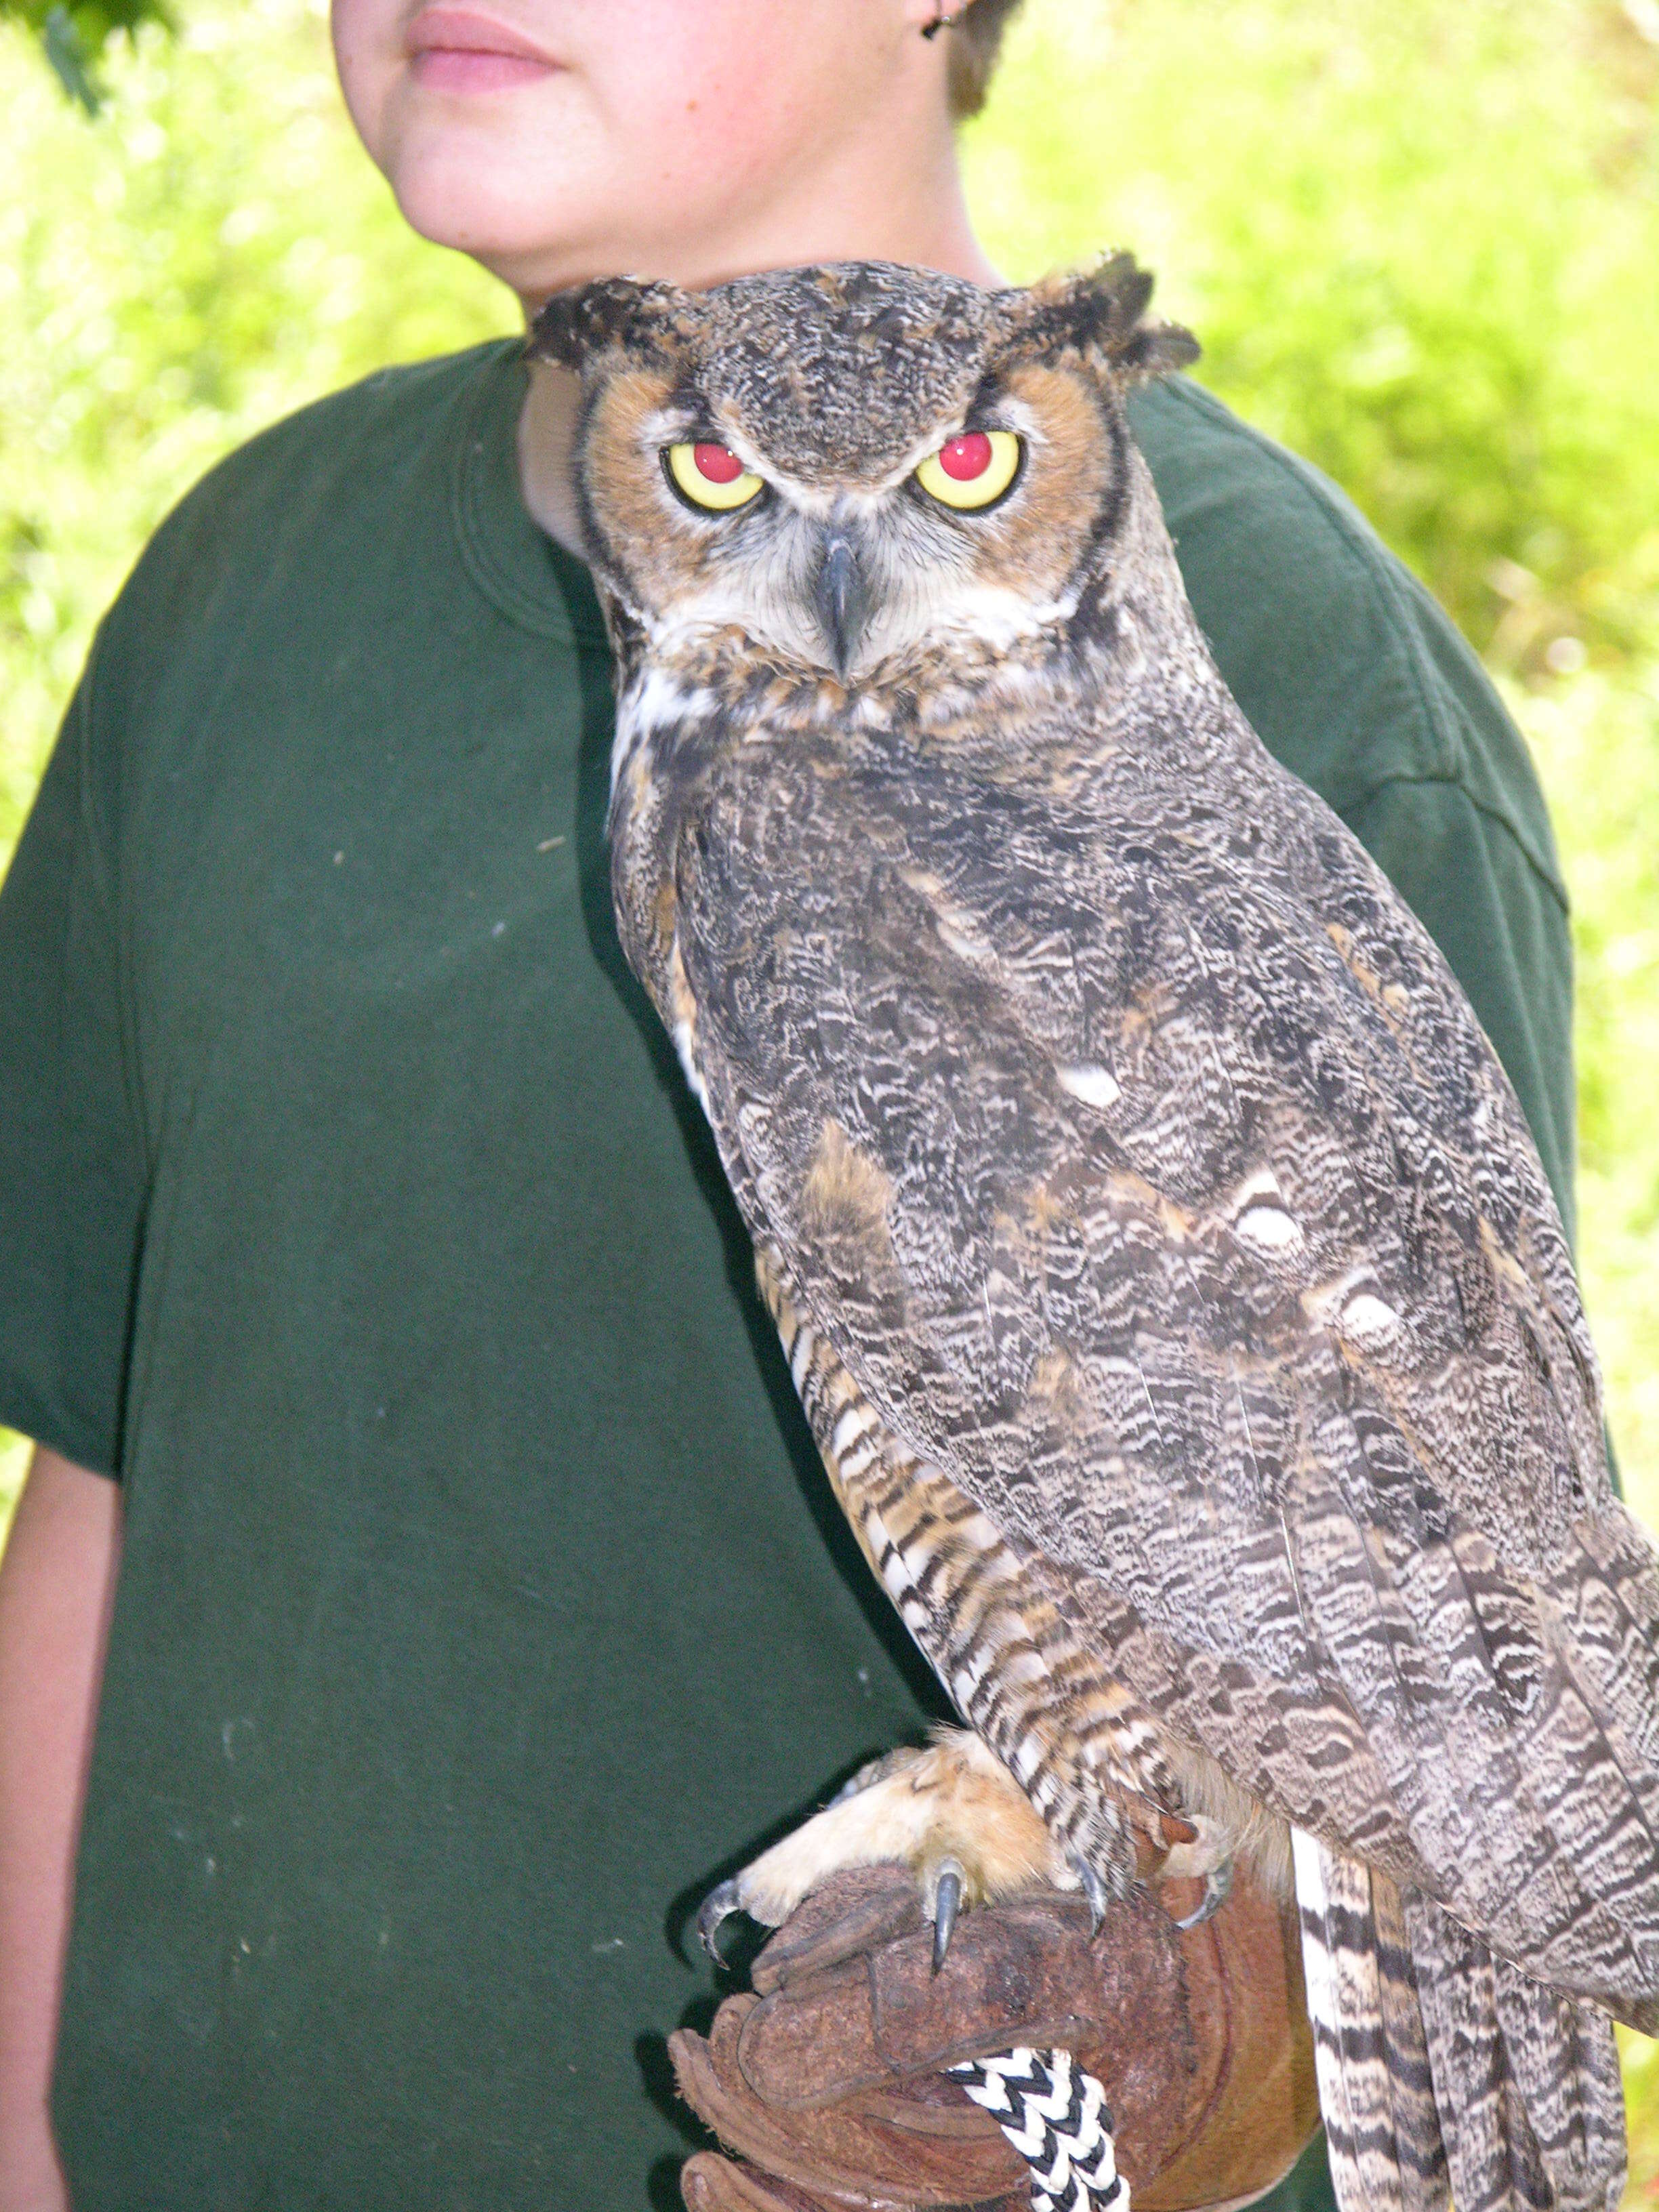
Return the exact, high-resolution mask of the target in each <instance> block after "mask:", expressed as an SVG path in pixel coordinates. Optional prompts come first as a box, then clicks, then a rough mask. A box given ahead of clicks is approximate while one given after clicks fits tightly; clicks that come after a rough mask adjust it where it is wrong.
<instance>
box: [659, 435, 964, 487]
mask: <svg viewBox="0 0 1659 2212" xmlns="http://www.w3.org/2000/svg"><path fill="white" fill-rule="evenodd" d="M702 452H703V449H702V447H701V446H699V447H698V448H697V459H698V463H699V465H701V463H702ZM990 465H991V441H990V440H989V439H988V438H987V436H986V435H985V433H984V431H983V430H969V432H968V434H967V435H966V436H965V437H962V438H952V439H951V442H950V443H949V445H946V446H941V447H939V466H940V468H942V469H943V470H944V471H945V475H946V476H947V477H953V478H954V479H955V481H956V482H957V483H972V482H973V480H974V478H975V477H982V476H983V475H984V473H985V471H986V470H987V469H988V468H989V467H990Z"/></svg>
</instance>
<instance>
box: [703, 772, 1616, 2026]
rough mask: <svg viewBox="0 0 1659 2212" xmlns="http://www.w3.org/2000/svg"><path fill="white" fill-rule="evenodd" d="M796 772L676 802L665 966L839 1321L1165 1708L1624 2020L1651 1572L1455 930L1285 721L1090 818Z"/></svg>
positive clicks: (799, 1262) (1119, 1661)
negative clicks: (1304, 779)
mask: <svg viewBox="0 0 1659 2212" xmlns="http://www.w3.org/2000/svg"><path fill="white" fill-rule="evenodd" d="M1151 742H1152V743H1153V744H1155V742H1156V740H1155V735H1154V737H1153V738H1152V740H1151ZM1252 742H1253V741H1252ZM1258 750H1259V749H1258ZM781 765H782V764H781V763H780V762H778V761H771V762H768V761H766V760H764V759H763V758H746V759H745V758H739V759H738V761H737V762H735V763H732V765H731V766H730V767H729V768H728V769H726V771H724V772H722V773H721V774H720V775H715V776H714V777H713V778H712V779H711V780H710V781H709V782H708V785H707V787H706V788H705V789H704V791H703V793H702V798H701V800H700V802H699V804H698V805H697V806H696V808H695V809H694V810H693V811H692V813H691V814H690V816H689V817H688V818H687V823H686V828H685V831H684V835H683V836H681V838H680V840H679V842H678V864H677V869H678V872H677V882H676V885H675V889H676V893H677V899H678V918H677V927H678V961H679V963H680V967H681V971H682V974H683V977H684V984H685V987H686V990H687V993H688V994H689V1000H690V1006H691V1007H692V1008H693V1009H694V1014H693V1018H692V1020H691V1022H690V1024H689V1027H688V1030H687V1034H688V1035H689V1036H690V1051H691V1053H692V1054H693V1056H694V1060H695V1071H696V1075H697V1077H698V1079H699V1080H700V1082H701V1085H702V1088H703V1091H704V1092H705V1095H706V1101H707V1104H708V1111H709V1114H710V1116H711V1119H712V1121H713V1122H714V1128H715V1133H716V1136H717V1139H718V1140H719V1142H720V1146H721V1149H722V1152H723V1155H724V1157H725V1159H726V1165H727V1169H728V1172H729V1173H730V1175H731V1176H732V1182H733V1185H734V1188H736V1190H737V1192H738V1198H739V1201H740V1203H741V1204H742V1205H743V1206H744V1210H745V1212H746V1213H747V1215H748V1217H749V1220H750V1227H751V1229H752V1230H753V1231H754V1232H755V1234H756V1235H757V1238H763V1239H765V1240H768V1241H769V1242H770V1243H772V1244H774V1245H775V1247H776V1248H777V1249H779V1250H780V1251H781V1253H782V1254H783V1255H784V1256H785V1259H786V1261H787V1266H788V1268H789V1271H790V1273H791V1275H792V1277H793V1280H794V1283H795V1285H796V1286H797V1288H798V1291H799V1294H800V1296H801V1297H802V1298H803V1299H804V1300H805V1304H806V1308H807V1310H808V1312H809V1313H810V1316H811V1321H812V1323H813V1326H814V1327H815V1328H817V1329H818V1330H819V1331H820V1332H822V1333H823V1334H824V1335H825V1336H826V1337H827V1338H828V1340H829V1341H830V1342H831V1343H832V1344H833V1345H834V1346H835V1347H836V1352H837V1353H838V1354H839V1356H840V1358H842V1361H843V1362H844V1364H845V1365H846V1366H847V1368H848V1370H849V1371H850V1373H851V1374H852V1375H853V1376H854V1379H855V1380H856V1382H857V1383H859V1385H860V1387H861V1389H863V1391H864V1392H865V1393H866V1395H867V1397H868V1398H869V1400H870V1401H872V1403H873V1404H874V1406H875V1407H877V1409H878V1412H879V1413H880V1414H881V1416H882V1417H883V1419H884V1421H885V1423H886V1424H887V1425H888V1427H889V1428H890V1431H892V1433H893V1434H894V1436H895V1437H896V1438H897V1439H899V1440H900V1441H901V1442H902V1443H904V1444H906V1445H907V1446H908V1448H909V1449H913V1450H915V1452H916V1453H917V1454H919V1455H921V1456H922V1457H923V1458H925V1459H926V1460H927V1461H929V1462H932V1463H933V1465H935V1466H936V1467H938V1468H939V1469H940V1470H941V1471H942V1472H944V1473H945V1474H947V1475H948V1476H949V1477H950V1479H951V1480H952V1481H954V1482H955V1483H956V1484H957V1485H958V1486H959V1487H960V1488H961V1489H962V1490H963V1492H966V1493H967V1494H968V1495H969V1497H970V1498H972V1499H973V1500H974V1501H975V1503H976V1504H978V1505H979V1506H980V1507H981V1509H982V1510H984V1511H985V1512H986V1513H987V1514H988V1515H989V1516H990V1517H991V1518H992V1520H993V1521H994V1522H995V1523H996V1524H997V1526H998V1527H999V1528H1001V1529H1002V1530H1003V1531H1004V1532H1005V1533H1006V1534H1009V1535H1010V1536H1011V1537H1012V1538H1014V1539H1015V1540H1017V1541H1018V1543H1019V1544H1020V1545H1021V1546H1022V1547H1024V1550H1025V1552H1026V1553H1027V1556H1028V1557H1030V1559H1031V1560H1032V1562H1033V1571H1034V1572H1035V1573H1037V1574H1040V1575H1041V1576H1042V1577H1044V1578H1045V1580H1046V1583H1047V1585H1048V1588H1049V1589H1050V1590H1051V1591H1052V1592H1053V1593H1055V1594H1057V1595H1060V1598H1061V1600H1062V1601H1063V1602H1064V1603H1065V1604H1066V1606H1067V1607H1068V1608H1069V1609H1070V1611H1071V1612H1072V1613H1073V1616H1074V1617H1075V1618H1077V1619H1078V1620H1079V1621H1081V1622H1082V1623H1083V1624H1084V1625H1085V1626H1086V1628H1087V1630H1088V1631H1089V1632H1090V1633H1091V1635H1092V1636H1093V1637H1094V1638H1096V1639H1097V1640H1098V1642H1099V1643H1100V1644H1102V1645H1103V1647H1104V1648H1105V1649H1106V1650H1108V1651H1109V1653H1110V1655H1111V1657H1112V1661H1113V1663H1114V1665H1115V1667H1117V1668H1119V1669H1120V1670H1121V1673H1122V1674H1123V1676H1124V1678H1125V1679H1126V1680H1127V1681H1128V1682H1129V1683H1130V1685H1131V1686H1133V1688H1134V1689H1135V1690H1136V1691H1137V1692H1139V1695H1140V1696H1141V1697H1142V1699H1144V1700H1145V1702H1146V1704H1147V1705H1150V1706H1151V1707H1152V1710H1153V1711H1155V1712H1157V1713H1158V1714H1159V1715H1160V1716H1161V1717H1163V1718H1164V1721H1165V1722H1166V1723H1167V1724H1168V1725H1169V1726H1170V1728H1171V1729H1173V1730H1174V1731H1176V1733H1177V1734H1178V1735H1182V1736H1184V1737H1185V1738H1187V1739H1188V1741H1192V1742H1193V1743H1194V1744H1196V1745H1197V1746H1199V1747H1200V1748H1201V1749H1202V1750H1203V1751H1205V1752H1206V1753H1209V1754H1210V1755H1211V1756H1212V1758H1213V1759H1215V1760H1216V1761H1218V1763H1219V1764H1220V1765H1222V1766H1223V1767H1224V1768H1225V1770H1226V1771H1228V1773H1229V1774H1231V1776H1232V1777H1233V1778H1234V1779H1235V1780H1236V1781H1237V1782H1238V1783H1239V1784H1242V1785H1243V1787H1244V1788H1246V1789H1247V1790H1250V1791H1251V1792H1252V1793H1253V1794H1255V1795H1256V1796H1259V1797H1260V1798H1261V1800H1262V1801H1263V1802H1266V1803H1267V1805H1269V1806H1270V1807H1272V1808H1273V1809H1274V1810H1275V1811H1277V1812H1278V1813H1279V1814H1281V1815H1283V1816H1284V1817H1285V1818H1287V1819H1289V1820H1291V1821H1293V1822H1294V1823H1296V1824H1297V1826H1301V1827H1303V1828H1304V1829H1307V1830H1309V1831H1310V1832H1314V1833H1316V1834H1319V1835H1322V1837H1324V1838H1326V1839H1327V1840H1328V1842H1330V1843H1331V1844H1334V1845H1336V1846H1338V1847H1340V1848H1341V1849H1344V1850H1352V1851H1358V1852H1359V1853H1360V1854H1362V1855H1363V1856H1365V1857H1369V1858H1370V1859H1372V1860H1373V1861H1374V1862H1376V1863H1379V1864H1381V1865H1383V1866H1384V1867H1386V1868H1388V1869H1390V1870H1392V1871H1393V1872H1395V1874H1396V1875H1397V1876H1398V1877H1399V1878H1401V1879H1402V1880H1404V1881H1411V1882H1413V1883H1415V1884H1417V1885H1419V1886H1420V1887H1423V1888H1425V1889H1426V1890H1427V1891H1428V1892H1429V1893H1431V1895H1433V1896H1435V1897H1437V1898H1438V1899H1440V1900H1441V1901H1442V1903H1443V1905H1445V1906H1446V1908H1447V1909H1448V1911H1451V1912H1452V1913H1453V1914H1454V1915H1455V1917H1457V1918H1458V1919H1459V1920H1461V1921H1462V1922H1463V1923H1465V1924H1467V1925H1468V1926H1469V1927H1471V1928H1473V1929H1475V1930H1477V1931H1478V1932H1479V1933H1480V1934H1481V1935H1482V1936H1485V1937H1486V1938H1487V1940H1489V1941H1490V1942H1491V1943H1492V1946H1493V1948H1495V1949H1496V1950H1498V1951H1499V1952H1500V1953H1503V1954H1506V1955H1508V1956H1510V1957H1514V1958H1516V1959H1517V1960H1522V1961H1524V1962H1525V1963H1526V1964H1527V1966H1528V1971H1529V1972H1533V1973H1535V1974H1538V1975H1540V1976H1541V1977H1544V1978H1551V1979H1554V1980H1557V1981H1558V1982H1559V1984H1561V1985H1562V1986H1564V1987H1570V1988H1572V1989H1575V1990H1580V1991H1583V1993H1585V1994H1589V1995H1592V1996H1598V1997H1599V1998H1601V2001H1603V2002H1607V2004H1608V2005H1609V2006H1610V2007H1611V2008H1613V2009H1614V2010H1616V2011H1624V2012H1626V2013H1627V2014H1628V2013H1629V2012H1630V2011H1631V2009H1632V2003H1633V2002H1639V2001H1642V2000H1645V1999H1646V1998H1648V1997H1649V1996H1650V1995H1651V1993H1653V1992H1654V1991H1655V1990H1656V1989H1659V1881H1656V1873H1655V1869H1656V1862H1659V1842H1656V1830H1659V1727H1656V1722H1655V1711H1656V1687H1659V1638H1656V1634H1655V1623H1656V1620H1659V1577H1656V1573H1655V1567H1654V1562H1653V1559H1652V1557H1651V1554H1650V1552H1649V1550H1648V1548H1647V1547H1646V1545H1645V1543H1644V1541H1643V1539H1642V1538H1641V1536H1640V1535H1639V1534H1638V1532H1637V1530H1636V1529H1635V1528H1634V1526H1633V1524H1632V1523H1631V1522H1629V1521H1628V1519H1627V1518H1626V1516H1625V1515H1624V1514H1623V1512H1622V1510H1621V1509H1620V1507H1619V1505H1618V1504H1617V1502H1616V1501H1615V1500H1614V1499H1613V1498H1612V1496H1611V1493H1610V1491H1609V1487H1608V1484H1607V1474H1606V1468H1605V1463H1604V1457H1603V1452H1602V1445H1601V1413H1600V1400H1599V1389H1598V1384H1597V1381H1596V1376H1595V1364H1594V1358H1593V1354H1592V1352H1591V1350H1590V1347H1589V1340H1588V1335H1587V1333H1586V1330H1585V1327H1584V1322H1583V1313H1582V1310H1581V1309H1580V1305H1579V1302H1578V1297H1577V1290H1576V1287H1575V1285H1574V1281H1573V1276H1572V1270H1571V1263H1570V1261H1569V1258H1568V1255H1567V1253H1566V1250H1565V1243H1564V1241H1563V1238H1562V1236H1561V1232H1560V1229H1559V1222H1558V1220H1557V1218H1556V1215H1555V1212H1554V1208H1553V1203H1552V1201H1551V1200H1550V1197H1549V1194H1548V1191H1547V1185H1546V1183H1545V1182H1544V1178H1543V1176H1542V1172H1541V1168H1540V1166H1539V1163H1538V1159H1537V1156H1536V1152H1535V1151H1534V1147H1533V1146H1532V1144H1531V1141H1530V1139H1529V1137H1528V1133H1527V1131H1526V1128H1525V1124H1524V1121H1522V1116H1521V1114H1520V1111H1519V1109H1518V1107H1517V1106H1516V1102H1515V1099H1514V1097H1513V1095H1512V1093H1511V1091H1510V1088H1509V1086H1508V1085H1507V1083H1506V1081H1505V1080H1504V1076H1503V1074H1502V1072H1501V1070H1500V1069H1499V1067H1498V1064H1497V1062H1496V1060H1495V1058H1494V1057H1493V1055H1492V1052H1491V1049H1490V1048H1489V1046H1488V1045H1487V1044H1486V1040H1485V1038H1484V1036H1482V1034H1481V1032H1480V1029H1479V1026H1478V1024H1476V1022H1475V1020H1474V1016H1473V1014H1472V1013H1471V1012H1470V1011H1469V1009H1468V1006H1467V1004H1466V1002H1465V1001H1464V1000H1462V995H1461V994H1460V993H1459V992H1458V990H1457V987H1456V986H1455V982H1454V981H1452V979H1451V977H1450V975H1449V972H1448V970H1447V969H1446V968H1445V966H1444V963H1443V961H1442V960H1441V958H1440V956H1439V955H1438V953H1437V951H1436V950H1435V948H1434V947H1433V945H1432V944H1431V942H1430V940H1429V939H1428V938H1427V937H1426V935H1425V933H1424V932H1423V931H1422V930H1421V928H1420V927H1419V925H1418V924H1417V923H1416V922H1415V921H1414V920H1413V918H1412V917H1411V916H1410V915H1409V914H1408V913H1407V911H1406V909H1405V908H1404V907H1403V906H1402V905H1401V902H1399V900H1398V899H1397V898H1396V896H1395V894H1394V893H1393V892H1392V890H1390V888H1389V885H1388V884H1387V883H1386V881H1385V879H1384V878H1382V876H1381V875H1380V874H1379V872H1377V871H1376V868H1375V867H1374V866H1373V865H1372V864H1371V863H1370V860H1368V858H1367V857H1366V856H1365V855H1364V853H1363V851H1362V850H1361V848H1359V847H1358V844H1357V843H1356V842H1354V840H1353V839H1352V837H1351V836H1349V834H1348V833H1347V831H1346V829H1343V828H1342V826H1341V825H1340V823H1338V822H1337V821H1336V818H1335V817H1334V816H1332V815H1330V814H1329V813H1328V812H1327V811H1326V810H1325V809H1324V808H1323V807H1322V805H1321V804H1320V802H1318V801H1317V800H1316V799H1314V797H1313V796H1312V794H1311V793H1308V792H1306V790H1305V789H1304V787H1302V786H1301V785H1299V784H1297V783H1296V782H1295V781H1293V780H1292V779H1291V778H1289V777H1288V776H1286V775H1284V774H1283V772H1282V771H1279V769H1277V768H1276V767H1275V766H1274V764H1273V763H1271V762H1270V761H1269V760H1268V758H1267V755H1266V754H1265V752H1263V753H1261V760H1260V763H1259V764H1257V763H1252V775H1251V793H1252V795H1251V803H1250V805H1249V808H1248V810H1247V809H1245V808H1243V807H1242V806H1233V807H1225V806H1221V805H1206V804H1205V803H1203V802H1202V801H1201V799H1199V798H1196V797H1191V796H1189V797H1185V798H1182V799H1180V800H1179V801H1178V802H1172V801H1171V799H1170V795H1169V793H1168V792H1167V791H1161V792H1160V791H1158V790H1156V789H1154V788H1152V787H1151V786H1150V785H1149V786H1148V787H1146V789H1145V791H1144V792H1139V791H1138V790H1137V787H1135V786H1134V785H1133V783H1128V784H1127V786H1126V785H1125V783H1124V782H1123V780H1122V779H1121V778H1120V782H1119V786H1118V787H1117V788H1115V791H1114V794H1113V806H1112V810H1111V812H1110V816H1109V819H1108V818H1107V817H1106V816H1105V814H1104V812H1103V808H1102V806H1101V804H1100V801H1099V798H1098V794H1097V793H1094V792H1092V791H1091V790H1090V789H1089V788H1087V787H1083V786H1079V784H1078V782H1077V780H1076V779H1075V777H1073V778H1072V779H1071V780H1070V781H1068V780H1067V779H1066V777H1063V776H1061V777H1059V778H1056V779H1054V781H1052V782H1051V784H1050V785H1049V787H1047V788H1043V787H1041V782H1040V779H1039V780H1038V783H1039V787H1038V788H1037V789H1036V790H1035V791H1033V790H1032V789H1031V788H1030V787H1028V786H1027V785H1026V784H1025V783H1024V782H1023V781H1022V782H1018V783H1017V782H1015V781H1011V780H1010V779H1008V778H1006V777H1000V776H997V775H985V774H976V773H975V772H973V771H972V769H970V768H969V766H966V765H964V764H963V763H959V762H952V761H945V760H940V761H933V762H927V763H918V762H917V761H916V760H915V757H914V754H912V755H911V756H909V757H907V758H906V759H905V760H904V761H903V762H902V763H896V762H895V761H894V760H893V759H891V758H886V757H881V756H880V754H879V752H878V750H877V749H874V748H872V752H871V754H870V755H869V757H865V758H862V759H860V760H858V761H854V762H852V763H849V762H848V758H847V757H846V754H845V751H844V750H840V751H837V750H832V749H829V748H828V747H826V748H825V749H824V750H823V751H822V753H821V754H814V753H813V752H812V751H811V748H809V747H802V746H799V744H798V745H797V747H796V748H795V749H794V750H793V751H792V752H791V754H790V756H789V759H788V763H787V774H786V773H782V772H781Z"/></svg>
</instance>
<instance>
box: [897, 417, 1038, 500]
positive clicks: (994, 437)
mask: <svg viewBox="0 0 1659 2212" xmlns="http://www.w3.org/2000/svg"><path fill="white" fill-rule="evenodd" d="M1019 456H1020V447H1019V440H1018V438H1017V437H1015V435H1014V434H1013V432H1012V430H967V431H964V432H963V435H962V436H961V437H960V438H952V439H951V441H950V442H949V443H948V444H947V445H943V446H941V447H939V451H938V453H929V454H928V456H927V459H926V460H925V461H924V462H923V463H922V464H921V467H920V468H919V469H918V470H917V471H916V482H917V483H919V484H920V485H921V488H922V489H923V490H924V491H925V492H927V493H928V494H930V495H931V496H932V497H933V498H934V499H936V500H938V501H939V502H940V503H941V505H943V506H945V507H962V508H968V507H989V506H991V505H992V504H993V502H994V501H997V500H999V499H1000V498H1001V497H1002V495H1003V493H1004V492H1006V490H1007V489H1008V487H1009V485H1010V484H1011V483H1012V482H1013V480H1014V478H1015V477H1017V476H1018V474H1019Z"/></svg>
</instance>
